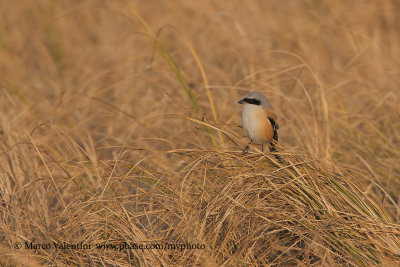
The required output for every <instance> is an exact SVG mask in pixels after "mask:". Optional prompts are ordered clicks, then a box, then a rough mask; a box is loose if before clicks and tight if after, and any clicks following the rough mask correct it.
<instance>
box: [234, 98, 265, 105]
mask: <svg viewBox="0 0 400 267" xmlns="http://www.w3.org/2000/svg"><path fill="white" fill-rule="evenodd" d="M238 103H239V104H244V103H248V104H252V105H256V106H259V105H261V101H260V100H258V99H255V98H243V99H242V100H240V101H239V102H238Z"/></svg>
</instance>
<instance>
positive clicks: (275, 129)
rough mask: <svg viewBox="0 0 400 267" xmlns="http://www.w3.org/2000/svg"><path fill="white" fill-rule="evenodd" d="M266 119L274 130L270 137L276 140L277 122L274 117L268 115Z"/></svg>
mask: <svg viewBox="0 0 400 267" xmlns="http://www.w3.org/2000/svg"><path fill="white" fill-rule="evenodd" d="M268 120H269V122H270V123H271V125H272V129H273V131H274V137H272V139H274V140H275V141H276V142H278V129H279V124H278V123H277V122H276V121H275V119H273V118H271V117H270V116H268Z"/></svg>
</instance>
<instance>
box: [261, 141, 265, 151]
mask: <svg viewBox="0 0 400 267" xmlns="http://www.w3.org/2000/svg"><path fill="white" fill-rule="evenodd" d="M261 152H264V142H261Z"/></svg>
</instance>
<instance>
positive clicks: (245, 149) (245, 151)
mask: <svg viewBox="0 0 400 267" xmlns="http://www.w3.org/2000/svg"><path fill="white" fill-rule="evenodd" d="M251 142H253V140H250V143H249V145H250V144H251ZM249 145H247V146H246V147H245V148H244V149H243V154H246V153H247V152H249Z"/></svg>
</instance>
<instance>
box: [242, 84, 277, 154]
mask: <svg viewBox="0 0 400 267" xmlns="http://www.w3.org/2000/svg"><path fill="white" fill-rule="evenodd" d="M239 104H243V111H242V123H243V129H244V131H245V133H246V135H247V136H248V137H249V139H250V143H249V144H251V143H255V144H261V150H262V151H264V143H269V150H270V151H271V152H275V151H276V148H275V146H274V145H275V143H277V142H278V129H279V125H278V123H277V122H276V119H277V117H276V115H275V113H274V110H273V108H272V105H271V103H269V101H268V99H267V98H266V97H265V96H264V95H263V94H261V93H259V92H256V91H254V92H251V93H248V94H247V95H246V96H245V97H244V98H243V99H242V100H240V101H239ZM248 150H249V146H248V145H247V146H246V147H245V148H244V149H243V153H246V152H247V151H248ZM275 157H277V158H278V159H280V158H279V156H278V155H275Z"/></svg>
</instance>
